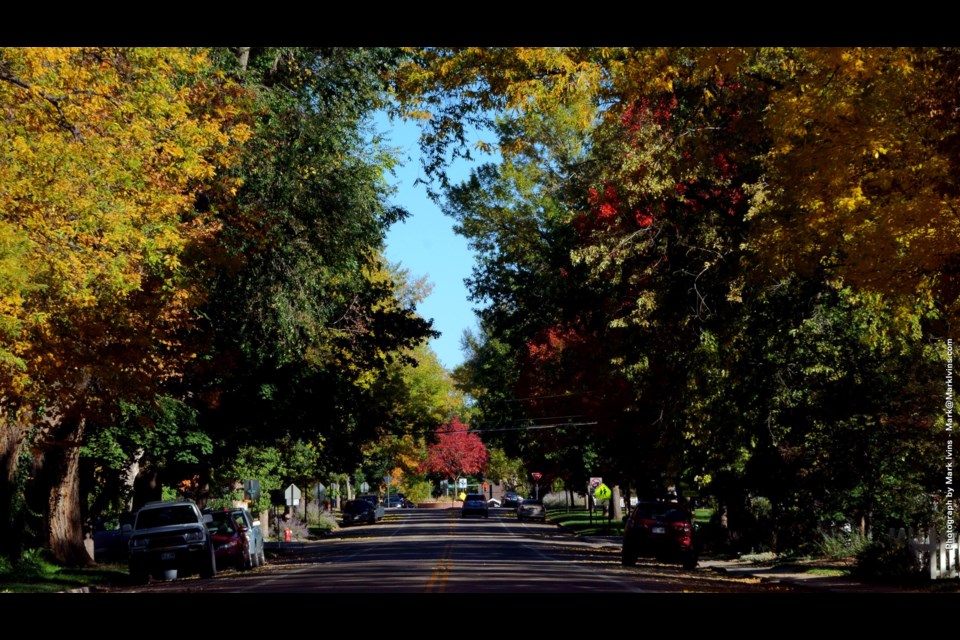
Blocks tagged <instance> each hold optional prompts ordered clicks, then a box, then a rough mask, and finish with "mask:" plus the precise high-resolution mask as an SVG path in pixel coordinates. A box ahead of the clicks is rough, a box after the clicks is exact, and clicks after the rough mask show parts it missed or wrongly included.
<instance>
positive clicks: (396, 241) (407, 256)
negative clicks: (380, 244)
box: [374, 116, 477, 370]
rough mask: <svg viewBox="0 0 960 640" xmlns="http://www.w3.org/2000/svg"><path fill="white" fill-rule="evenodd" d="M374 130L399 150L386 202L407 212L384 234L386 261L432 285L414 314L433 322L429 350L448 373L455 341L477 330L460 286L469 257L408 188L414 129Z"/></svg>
mask: <svg viewBox="0 0 960 640" xmlns="http://www.w3.org/2000/svg"><path fill="white" fill-rule="evenodd" d="M374 126H375V128H376V129H377V130H378V131H379V132H380V133H382V134H385V135H386V136H387V143H386V144H387V145H388V146H391V147H397V148H399V150H400V153H399V155H400V158H401V160H402V162H403V166H400V167H398V168H397V169H396V171H395V175H394V176H393V177H391V178H390V180H391V183H392V184H393V185H394V187H395V188H396V189H397V192H396V194H395V195H394V197H393V199H392V203H393V204H396V205H400V206H402V207H404V208H405V209H406V210H407V211H409V212H410V217H409V218H407V220H406V221H405V222H400V223H397V224H395V225H394V226H393V228H392V229H391V230H390V232H389V233H388V234H387V247H386V252H385V253H386V258H387V260H388V261H390V262H392V263H399V264H400V266H402V267H403V268H405V269H407V270H409V271H410V275H411V277H413V278H419V277H421V276H426V277H427V280H428V281H429V282H430V283H431V284H432V285H433V290H432V292H431V293H430V296H429V297H428V298H427V299H426V300H424V301H423V302H422V303H421V304H420V305H419V307H418V308H417V310H418V311H419V313H420V315H421V316H423V317H424V318H428V319H432V320H433V328H434V329H436V330H437V331H440V332H441V336H440V338H437V339H436V340H433V341H432V342H431V344H430V346H431V347H432V348H433V350H434V352H436V354H437V357H438V358H439V359H440V362H441V363H442V364H443V365H444V366H445V367H446V368H447V369H450V370H452V369H453V368H454V367H456V366H457V365H459V364H461V363H462V362H463V353H461V351H460V338H461V336H462V335H463V332H464V330H466V329H471V330H475V329H476V327H477V323H476V316H475V315H474V313H473V305H472V303H471V302H470V301H469V300H468V299H467V288H466V286H465V285H464V283H463V281H464V279H465V278H467V277H469V276H470V272H471V269H472V268H473V261H474V254H473V252H471V251H470V248H469V247H468V246H467V241H466V240H465V239H464V238H462V237H461V236H458V235H456V234H455V233H454V232H453V219H452V218H450V217H448V216H445V215H444V214H443V212H441V211H440V209H439V207H437V206H436V205H435V204H434V203H433V202H431V201H430V199H429V198H428V197H427V192H426V189H425V188H424V186H423V185H414V182H416V180H417V178H418V177H422V176H423V171H422V170H421V168H420V154H419V147H418V144H417V137H418V135H419V129H418V128H417V125H416V124H414V123H409V122H407V123H405V122H399V121H395V122H393V123H391V122H390V120H389V119H387V118H386V117H385V116H378V117H377V118H376V119H375V120H374ZM454 168H455V172H454V173H453V174H452V175H453V179H454V180H459V179H462V178H465V177H466V176H467V175H468V172H469V165H467V164H465V163H462V162H460V163H458V164H455V165H454Z"/></svg>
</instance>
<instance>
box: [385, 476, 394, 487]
mask: <svg viewBox="0 0 960 640" xmlns="http://www.w3.org/2000/svg"><path fill="white" fill-rule="evenodd" d="M383 481H384V482H386V483H387V486H389V485H390V483H391V482H393V476H383Z"/></svg>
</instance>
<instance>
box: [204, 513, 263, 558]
mask: <svg viewBox="0 0 960 640" xmlns="http://www.w3.org/2000/svg"><path fill="white" fill-rule="evenodd" d="M205 513H209V514H210V516H211V518H212V520H211V521H210V522H208V523H207V528H208V529H209V530H210V537H211V538H213V546H214V555H215V556H216V558H217V568H218V569H223V568H226V567H232V568H236V569H252V568H254V567H258V566H260V565H261V564H263V563H264V560H265V558H264V552H263V537H262V536H263V534H262V533H261V532H260V530H259V528H260V523H259V522H257V521H252V522H251V521H250V518H249V516H248V515H247V513H246V512H245V511H244V510H242V509H222V510H220V509H217V510H207V511H205Z"/></svg>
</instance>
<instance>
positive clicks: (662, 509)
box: [637, 503, 687, 522]
mask: <svg viewBox="0 0 960 640" xmlns="http://www.w3.org/2000/svg"><path fill="white" fill-rule="evenodd" d="M637 518H639V519H641V520H664V521H666V522H682V521H683V520H686V519H687V514H686V513H685V512H684V511H683V510H682V509H678V508H677V505H675V504H670V503H666V504H660V503H650V504H641V505H639V506H638V507H637Z"/></svg>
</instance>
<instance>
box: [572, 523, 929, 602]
mask: <svg viewBox="0 0 960 640" xmlns="http://www.w3.org/2000/svg"><path fill="white" fill-rule="evenodd" d="M582 539H583V540H585V541H587V542H589V543H591V544H593V545H595V546H599V547H603V548H607V549H618V550H619V549H620V547H621V544H622V542H621V539H620V538H619V537H617V536H585V537H583V538H582ZM697 567H698V569H699V570H701V571H703V570H706V571H715V572H717V573H723V574H725V575H729V576H734V577H738V578H756V579H758V580H760V581H762V582H768V583H771V584H784V585H789V586H791V587H793V588H794V589H797V590H800V591H811V592H826V593H929V589H926V588H924V587H922V586H919V587H907V586H897V585H889V584H878V583H868V582H863V581H862V580H857V579H855V578H852V577H850V576H830V575H820V574H817V573H815V572H810V571H801V570H800V569H798V568H797V567H796V565H794V566H779V567H778V566H775V565H773V564H772V563H757V562H750V561H746V560H719V559H713V558H703V559H701V560H700V562H699V564H698V565H697Z"/></svg>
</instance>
